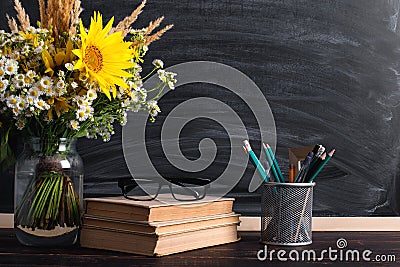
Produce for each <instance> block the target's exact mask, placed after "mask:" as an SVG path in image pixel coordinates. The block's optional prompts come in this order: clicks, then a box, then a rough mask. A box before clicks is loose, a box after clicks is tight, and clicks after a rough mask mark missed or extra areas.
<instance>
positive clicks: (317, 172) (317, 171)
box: [309, 149, 335, 183]
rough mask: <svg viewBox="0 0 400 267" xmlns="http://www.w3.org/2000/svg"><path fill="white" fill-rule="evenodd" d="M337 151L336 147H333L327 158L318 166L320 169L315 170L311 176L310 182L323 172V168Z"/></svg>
mask: <svg viewBox="0 0 400 267" xmlns="http://www.w3.org/2000/svg"><path fill="white" fill-rule="evenodd" d="M334 153H335V149H332V150H331V151H330V152H329V153H328V155H327V156H326V159H325V160H324V161H323V162H322V163H321V164H320V166H318V169H317V170H316V171H315V172H314V174H313V175H312V176H311V178H310V180H309V183H312V182H313V181H314V179H315V177H317V175H318V174H319V173H320V172H321V170H322V169H323V168H324V167H325V165H326V164H327V163H328V161H329V160H330V159H331V158H332V156H333V154H334Z"/></svg>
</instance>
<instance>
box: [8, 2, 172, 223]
mask: <svg viewBox="0 0 400 267" xmlns="http://www.w3.org/2000/svg"><path fill="white" fill-rule="evenodd" d="M38 3H39V9H40V21H39V22H38V23H37V26H32V25H31V22H30V20H29V16H28V15H27V14H26V12H25V10H24V9H23V7H22V5H21V3H20V2H19V1H18V0H15V10H16V11H17V19H14V18H10V17H9V16H8V15H7V18H8V23H9V26H10V29H11V32H5V31H0V136H1V147H0V149H1V157H0V163H3V164H4V163H6V162H10V159H11V156H12V151H11V149H10V147H9V145H8V137H9V135H10V133H11V132H12V131H15V132H16V133H19V132H20V133H24V134H26V135H28V136H36V137H40V138H41V140H44V141H43V142H44V143H46V140H52V139H56V138H79V137H84V136H86V137H89V138H98V137H101V138H102V139H103V140H104V141H108V140H110V137H111V135H112V134H113V133H114V131H113V124H114V123H115V122H118V123H120V124H122V125H124V124H125V123H126V118H127V112H128V111H132V110H133V111H138V110H146V111H148V112H149V113H150V115H151V120H154V117H155V116H156V115H157V113H158V112H160V109H159V107H158V105H157V97H159V96H160V94H161V91H162V90H163V89H164V88H165V87H166V86H169V87H170V88H173V87H174V83H176V80H175V74H174V73H171V72H166V71H164V70H163V69H162V68H163V62H162V61H160V60H154V61H153V65H154V68H153V70H152V71H151V72H150V73H149V74H147V75H143V76H142V74H141V72H142V66H141V65H142V64H143V63H144V59H143V57H144V56H145V54H146V52H147V50H148V47H149V45H150V43H152V42H153V41H156V40H158V39H159V38H160V37H161V36H162V35H163V34H164V33H165V32H166V31H168V30H169V29H170V28H171V27H172V26H173V25H168V26H166V27H164V28H162V29H161V30H159V31H156V32H154V31H155V29H156V28H157V27H158V26H159V25H160V24H161V22H162V20H163V17H161V18H158V19H157V20H155V21H153V22H150V24H149V25H148V26H147V27H145V28H143V29H139V30H136V29H133V28H131V25H132V23H133V22H134V21H135V20H136V18H137V17H138V15H139V14H140V13H141V12H142V9H143V7H144V5H145V1H143V2H142V3H141V4H140V5H139V6H138V7H137V8H136V9H135V10H134V11H133V12H132V14H131V15H130V16H128V17H126V18H125V19H123V20H122V21H120V22H119V23H118V24H117V25H116V26H115V27H113V20H114V19H113V18H112V19H111V20H110V21H108V22H107V23H104V24H105V25H104V24H103V19H102V15H101V14H100V13H99V12H94V15H93V17H92V18H91V21H90V25H89V28H88V29H86V28H85V27H84V24H83V22H82V21H81V20H80V14H81V11H82V8H81V2H80V1H79V0H65V1H59V0H48V1H46V2H45V1H44V0H38ZM17 21H18V23H17ZM155 72H158V76H159V78H160V83H159V85H158V86H157V87H156V88H150V90H159V94H158V95H157V96H156V97H155V98H152V99H148V98H147V92H148V91H147V90H146V89H145V88H143V87H142V84H143V81H144V80H145V79H146V78H147V77H149V76H150V75H151V74H153V73H155ZM49 144H50V142H49ZM44 147H45V148H46V149H45V150H44V151H43V156H50V155H52V153H53V152H54V150H55V149H57V148H55V147H52V146H51V145H46V144H44ZM50 176H51V177H52V178H57V177H60V179H65V177H64V175H63V174H58V173H57V170H51V169H50V170H47V172H46V173H45V175H44V174H43V173H42V174H41V176H40V177H44V178H46V177H50ZM42 184H43V183H42ZM60 188H63V187H62V186H61V187H60ZM67 188H68V187H67ZM46 190H50V191H46V192H45V193H47V195H54V194H58V193H59V192H58V191H57V189H56V188H50V186H48V188H47V189H46ZM51 190H53V191H54V192H53V191H51ZM49 192H50V193H49ZM29 194H31V193H29V192H27V196H29ZM31 195H32V194H31ZM45 195H46V194H42V195H41V196H40V197H42V199H38V200H37V205H38V206H40V205H42V206H43V203H46V201H48V199H46V198H45V197H44V196H45ZM70 195H73V194H70ZM29 201H30V202H29ZM27 203H32V199H31V200H29V199H28V200H27ZM70 203H72V204H71V205H72V207H73V206H74V205H73V201H70ZM23 205H24V203H22V204H21V208H23ZM34 208H35V207H34ZM71 210H73V209H71ZM45 212H46V211H45ZM40 216H42V214H37V216H36V217H37V218H39V219H40ZM74 216H77V217H78V216H79V215H78V213H75V214H74ZM37 218H36V219H37ZM77 220H78V219H77ZM46 225H54V222H53V223H50V224H46ZM33 226H34V225H29V227H33Z"/></svg>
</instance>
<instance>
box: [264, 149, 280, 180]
mask: <svg viewBox="0 0 400 267" xmlns="http://www.w3.org/2000/svg"><path fill="white" fill-rule="evenodd" d="M264 145H265V144H264ZM266 147H267V149H268V151H269V153H270V155H271V158H272V161H273V162H274V164H275V168H276V172H277V173H278V175H279V179H280V180H281V181H282V182H285V178H283V175H282V172H281V168H279V165H278V162H277V161H276V158H275V155H274V152H272V148H271V147H270V146H269V145H268V144H267V145H266Z"/></svg>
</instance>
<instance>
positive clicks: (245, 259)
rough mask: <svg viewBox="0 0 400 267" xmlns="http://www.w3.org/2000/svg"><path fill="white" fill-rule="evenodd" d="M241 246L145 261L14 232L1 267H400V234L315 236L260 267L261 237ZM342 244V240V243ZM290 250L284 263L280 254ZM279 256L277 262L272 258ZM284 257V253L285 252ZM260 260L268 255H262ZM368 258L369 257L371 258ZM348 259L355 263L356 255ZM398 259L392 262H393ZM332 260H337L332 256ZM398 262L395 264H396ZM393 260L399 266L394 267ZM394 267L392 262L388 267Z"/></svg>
mask: <svg viewBox="0 0 400 267" xmlns="http://www.w3.org/2000/svg"><path fill="white" fill-rule="evenodd" d="M240 236H241V238H242V240H241V241H239V242H237V243H232V244H226V245H221V246H215V247H211V248H205V249H198V250H194V251H188V252H184V253H179V254H174V255H170V256H165V257H161V258H151V257H143V256H137V255H131V254H126V253H119V252H112V251H105V250H96V249H87V248H81V247H79V246H78V245H76V246H73V247H69V248H33V247H25V246H22V245H20V244H19V243H18V241H17V239H16V238H15V235H14V232H13V230H12V229H0V266H85V267H89V266H192V267H194V266H249V267H253V266H306V265H310V264H311V265H314V266H326V265H332V266H400V249H399V248H400V232H314V233H313V244H311V245H309V246H302V247H281V246H268V247H267V253H268V258H267V259H265V260H264V261H261V260H259V259H258V258H257V253H258V252H259V251H260V250H262V249H264V248H265V246H264V245H263V244H261V243H259V234H258V233H257V232H240ZM340 238H343V239H345V241H346V242H347V246H346V247H345V248H343V249H338V247H337V240H338V239H340ZM342 241H343V240H342ZM329 247H331V249H336V250H338V252H332V253H336V255H338V258H337V259H336V260H335V261H332V260H330V258H329V254H328V252H326V253H325V254H324V255H323V256H324V257H323V260H319V258H320V256H321V252H322V250H325V249H326V250H329ZM281 249H283V250H285V251H286V253H285V255H281V256H282V257H281V259H285V258H286V259H287V261H286V262H284V261H280V260H279V259H278V257H277V251H279V250H281ZM272 250H275V251H276V252H274V254H273V257H272V261H271V260H270V258H269V255H270V254H269V253H270V252H271V251H272ZM304 250H307V251H311V250H314V251H315V253H316V256H317V259H316V260H315V261H314V260H313V259H311V260H308V259H307V255H308V253H304V255H305V260H304V261H301V260H300V261H292V260H291V259H290V258H289V255H291V256H292V257H295V256H296V254H299V256H300V259H301V255H302V253H303V251H304ZM349 250H359V253H360V261H359V262H351V261H347V262H346V261H345V256H343V260H340V251H343V255H345V253H346V252H347V251H349ZM365 250H371V251H372V254H370V255H366V256H368V258H370V259H371V262H367V261H364V260H363V259H362V253H363V251H365ZM281 253H283V252H281ZM259 254H260V256H261V257H263V256H264V252H263V253H259ZM367 254H368V253H367ZM348 255H349V259H351V257H350V256H351V255H350V254H348ZM378 255H379V256H380V257H381V259H385V258H386V262H377V261H375V257H376V256H378ZM392 255H393V256H392ZM332 256H334V255H333V254H332ZM393 257H395V259H394V258H393ZM393 260H397V261H394V262H393ZM389 261H392V262H389Z"/></svg>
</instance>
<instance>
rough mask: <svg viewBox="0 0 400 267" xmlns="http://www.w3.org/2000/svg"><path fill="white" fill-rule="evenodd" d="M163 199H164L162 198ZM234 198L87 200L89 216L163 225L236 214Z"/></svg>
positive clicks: (114, 198)
mask: <svg viewBox="0 0 400 267" xmlns="http://www.w3.org/2000/svg"><path fill="white" fill-rule="evenodd" d="M160 199H163V196H160ZM233 201H234V199H233V198H219V199H216V198H213V197H205V198H204V199H202V200H197V201H192V202H187V201H172V200H169V201H167V202H163V201H159V200H153V201H133V200H128V199H125V198H124V197H102V198H86V199H85V203H86V214H87V215H91V216H98V217H106V218H113V219H119V220H127V221H147V222H160V221H166V220H181V219H188V218H194V217H204V216H212V215H217V214H226V213H231V212H232V205H233Z"/></svg>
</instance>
